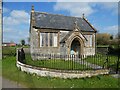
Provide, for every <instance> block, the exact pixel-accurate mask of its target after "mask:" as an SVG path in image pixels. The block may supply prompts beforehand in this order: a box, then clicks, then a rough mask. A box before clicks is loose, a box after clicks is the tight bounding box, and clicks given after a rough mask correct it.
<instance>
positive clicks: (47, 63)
mask: <svg viewBox="0 0 120 90" xmlns="http://www.w3.org/2000/svg"><path fill="white" fill-rule="evenodd" d="M25 63H26V64H28V65H32V66H37V67H44V68H51V69H60V70H90V69H91V68H90V67H88V66H87V65H83V64H80V63H77V62H74V61H72V60H62V59H53V60H32V59H31V57H30V55H29V54H26V60H25Z"/></svg>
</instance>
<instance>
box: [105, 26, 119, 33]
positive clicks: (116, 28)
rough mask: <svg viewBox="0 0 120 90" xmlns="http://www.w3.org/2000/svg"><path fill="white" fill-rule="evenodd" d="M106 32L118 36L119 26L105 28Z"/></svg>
mask: <svg viewBox="0 0 120 90" xmlns="http://www.w3.org/2000/svg"><path fill="white" fill-rule="evenodd" d="M103 31H104V32H107V33H110V34H112V35H116V34H117V33H118V25H113V26H107V27H105V28H103Z"/></svg>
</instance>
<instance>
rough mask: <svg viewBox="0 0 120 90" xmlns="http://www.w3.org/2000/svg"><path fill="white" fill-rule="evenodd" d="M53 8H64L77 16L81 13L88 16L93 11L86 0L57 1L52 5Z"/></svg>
mask: <svg viewBox="0 0 120 90" xmlns="http://www.w3.org/2000/svg"><path fill="white" fill-rule="evenodd" d="M54 10H55V11H58V10H66V11H68V12H69V13H70V15H72V16H78V17H80V16H82V14H83V13H85V15H86V16H89V15H90V14H92V13H94V12H95V10H93V9H92V7H91V6H90V4H89V3H87V2H82V3H78V2H77V3H76V2H73V3H71V2H58V3H56V5H55V6H54Z"/></svg>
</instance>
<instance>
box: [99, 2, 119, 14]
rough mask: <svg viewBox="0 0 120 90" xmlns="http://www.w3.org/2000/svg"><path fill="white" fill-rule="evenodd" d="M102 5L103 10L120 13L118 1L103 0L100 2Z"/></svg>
mask: <svg viewBox="0 0 120 90" xmlns="http://www.w3.org/2000/svg"><path fill="white" fill-rule="evenodd" d="M98 4H100V5H101V9H102V10H108V11H111V13H112V14H118V3H117V2H109V3H108V2H102V3H98Z"/></svg>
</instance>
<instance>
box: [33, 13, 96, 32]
mask: <svg viewBox="0 0 120 90" xmlns="http://www.w3.org/2000/svg"><path fill="white" fill-rule="evenodd" d="M34 18H35V25H34V26H35V27H37V28H52V29H64V30H69V31H71V30H73V29H74V25H75V24H74V23H75V22H76V21H77V25H78V27H79V28H80V30H82V31H94V29H93V28H92V27H91V26H90V25H89V23H87V22H86V21H85V20H84V19H83V18H78V17H71V16H63V15H57V14H48V13H42V12H34Z"/></svg>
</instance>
